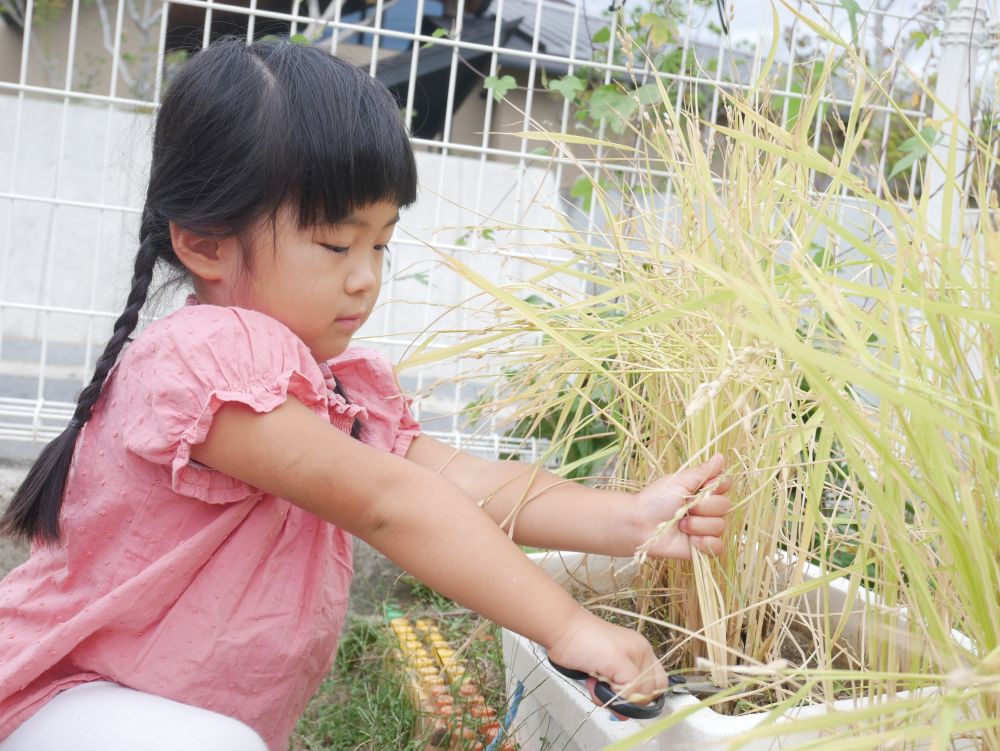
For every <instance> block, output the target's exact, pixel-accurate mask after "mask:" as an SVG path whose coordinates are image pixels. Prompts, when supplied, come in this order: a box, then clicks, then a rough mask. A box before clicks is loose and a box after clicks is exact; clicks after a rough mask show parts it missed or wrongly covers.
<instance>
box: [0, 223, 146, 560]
mask: <svg viewBox="0 0 1000 751" xmlns="http://www.w3.org/2000/svg"><path fill="white" fill-rule="evenodd" d="M143 224H146V222H145V220H144V221H143ZM142 235H143V239H142V243H141V245H140V247H139V252H138V253H136V256H135V267H134V271H133V275H132V290H131V291H130V292H129V296H128V300H127V302H126V303H125V310H124V311H123V312H122V314H121V315H120V316H118V320H117V321H115V328H114V333H113V334H112V335H111V339H110V340H109V341H108V343H107V346H105V348H104V352H103V354H102V355H101V357H100V359H99V360H98V361H97V366H96V367H95V368H94V376H93V378H91V379H90V383H89V384H88V385H87V386H86V387H85V388H84V389H83V390H82V391H80V394H79V396H77V399H76V410H75V411H74V412H73V418H72V419H71V420H70V421H69V424H68V425H67V426H66V429H65V430H64V431H63V432H62V433H60V434H59V435H58V436H57V437H56V438H54V439H53V440H52V441H51V442H50V443H49V444H48V445H47V446H46V447H45V448H44V449H43V450H42V453H41V454H40V455H39V457H38V459H37V460H36V461H35V463H34V464H33V465H32V467H31V469H30V470H29V471H28V475H27V477H25V479H24V482H23V483H21V486H20V487H19V488H18V489H17V492H16V493H14V497H13V498H12V499H11V502H10V505H9V506H8V507H7V510H6V511H5V512H4V514H3V517H0V533H3V534H5V535H9V536H11V537H16V538H19V539H22V540H25V541H32V540H36V539H37V540H40V541H44V542H58V540H59V511H60V509H61V508H62V501H63V493H64V490H65V488H66V478H67V477H68V475H69V468H70V465H71V463H72V461H73V450H74V448H75V447H76V438H77V436H78V435H80V431H81V430H82V429H83V426H84V425H85V424H86V422H87V420H89V419H90V415H91V412H92V411H93V409H94V404H95V403H96V402H97V398H98V397H99V396H100V395H101V389H102V388H103V386H104V381H105V379H106V378H107V376H108V372H109V371H110V370H111V367H112V366H113V365H114V364H115V362H116V361H117V360H118V355H119V354H120V353H121V351H122V347H124V345H125V342H127V341H128V338H129V336H131V334H132V332H133V331H134V330H135V327H136V324H137V323H138V322H139V311H140V310H142V306H143V305H144V304H145V302H146V296H147V294H148V292H149V285H150V283H151V282H152V280H153V268H154V267H155V266H156V258H157V250H156V246H155V244H154V236H153V233H152V232H149V231H144V232H143V233H142Z"/></svg>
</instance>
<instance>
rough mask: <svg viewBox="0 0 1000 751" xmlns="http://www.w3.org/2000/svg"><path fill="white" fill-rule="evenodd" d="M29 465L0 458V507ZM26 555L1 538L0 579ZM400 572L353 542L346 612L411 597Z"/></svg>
mask: <svg viewBox="0 0 1000 751" xmlns="http://www.w3.org/2000/svg"><path fill="white" fill-rule="evenodd" d="M27 471H28V465H27V464H26V463H25V462H22V461H16V460H10V459H6V460H5V459H0V508H6V507H7V503H8V502H9V501H10V498H11V497H12V496H13V494H14V491H15V490H16V489H17V487H18V485H20V484H21V481H22V480H23V479H24V476H25V474H26V473H27ZM27 557H28V548H27V546H26V545H22V544H20V543H16V542H14V541H12V540H9V539H7V538H2V537H0V578H2V577H4V576H6V575H7V573H8V572H9V571H10V570H11V569H13V568H14V567H16V566H18V565H20V564H21V563H22V562H23V561H24V560H25V559H26V558H27ZM402 574H403V572H402V571H401V570H400V569H399V568H398V567H397V566H395V565H394V564H393V563H392V562H390V561H389V560H388V559H386V558H385V556H383V555H382V554H381V553H379V552H378V551H377V550H375V549H374V548H372V547H370V546H369V545H366V544H365V543H363V542H361V541H360V540H355V541H354V580H353V582H352V585H351V600H350V605H349V611H350V612H351V613H353V614H356V615H378V614H380V613H381V610H382V604H383V603H384V602H385V601H386V600H387V599H390V600H392V601H395V602H399V603H401V604H402V603H405V602H407V601H409V600H410V599H411V595H410V590H409V587H408V586H406V584H405V583H401V582H400V581H399V578H400V576H402Z"/></svg>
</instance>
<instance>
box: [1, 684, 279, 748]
mask: <svg viewBox="0 0 1000 751" xmlns="http://www.w3.org/2000/svg"><path fill="white" fill-rule="evenodd" d="M0 751H267V746H266V745H265V743H264V741H262V740H261V738H260V736H259V735H257V733H255V732H254V731H253V730H252V729H251V728H250V727H248V726H247V725H244V724H243V723H242V722H240V721H239V720H234V719H233V718H232V717H227V716H225V715H221V714H217V713H216V712H210V711H208V710H207V709H200V708H198V707H192V706H189V705H187V704H181V703H180V702H176V701H171V700H170V699H164V698H163V697H161V696H154V695H152V694H144V693H142V692H140V691H133V690H132V689H129V688H123V687H121V686H118V685H116V684H114V683H107V682H104V681H97V682H94V683H84V684H83V685H80V686H74V687H73V688H70V689H67V690H66V691H63V692H61V693H59V694H56V696H55V697H53V698H52V699H51V700H49V702H48V703H47V704H45V706H44V707H42V708H41V709H40V710H38V712H36V713H35V714H34V715H32V716H31V717H30V718H29V719H28V720H27V721H26V722H24V723H23V724H22V725H21V726H20V727H19V728H18V729H17V730H15V731H14V732H13V733H11V734H10V735H9V736H7V738H6V739H5V740H2V741H0Z"/></svg>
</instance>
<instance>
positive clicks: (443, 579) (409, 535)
mask: <svg viewBox="0 0 1000 751" xmlns="http://www.w3.org/2000/svg"><path fill="white" fill-rule="evenodd" d="M191 456H192V458H193V459H195V460H196V461H198V462H200V463H202V464H204V465H206V466H208V467H212V468H213V469H216V470H218V471H220V472H223V473H225V474H227V475H230V476H232V477H235V478H237V479H239V480H242V481H244V482H246V483H249V484H250V485H252V486H254V487H257V488H260V489H261V490H264V491H266V492H268V493H272V494H274V495H277V496H279V497H281V498H285V499H287V500H288V501H289V502H291V503H294V504H296V505H298V506H300V507H302V508H303V509H305V510H307V511H309V512H311V513H314V514H316V515H317V516H320V517H322V518H324V519H327V520H328V521H330V522H332V523H334V524H336V525H337V526H339V527H342V528H343V529H345V530H347V531H348V532H350V533H352V534H354V535H356V536H358V537H360V538H361V539H363V540H365V541H366V542H368V543H369V544H371V545H373V546H374V547H376V548H378V549H379V550H381V551H382V552H383V553H385V554H386V556H388V557H389V558H390V559H392V560H393V561H395V562H396V563H397V564H398V565H399V566H401V567H402V568H404V569H405V570H407V571H409V572H410V573H411V574H413V575H414V576H416V577H417V578H419V579H421V580H423V581H424V582H426V583H427V584H428V585H430V586H431V587H433V588H434V589H436V590H438V591H440V592H441V593H442V594H444V595H445V596H447V597H450V598H452V599H454V600H456V601H458V602H460V603H462V604H463V605H466V606H467V607H469V608H472V609H473V610H476V611H478V612H479V613H482V614H483V615H485V616H486V617H487V618H489V619H491V620H493V621H495V622H496V623H499V624H501V625H503V626H505V627H507V628H510V629H512V630H514V631H516V632H518V633H520V634H523V635H524V636H527V637H528V638H530V639H532V640H533V641H536V642H538V643H539V644H541V645H543V646H544V647H545V648H546V649H547V650H548V652H549V654H550V655H551V656H552V658H553V659H554V660H556V661H557V662H560V663H562V664H564V665H566V666H569V667H573V668H577V669H579V670H583V671H585V672H587V673H590V674H591V675H595V676H597V677H600V678H603V679H605V680H608V681H609V682H610V683H611V684H612V685H613V686H615V687H616V689H619V690H621V691H622V692H623V694H624V695H626V696H628V695H630V694H639V695H641V696H644V697H646V698H647V699H648V698H649V697H650V696H651V695H652V694H654V693H657V692H661V691H663V690H664V689H665V688H666V675H665V673H664V672H663V669H662V667H661V666H660V664H659V662H658V661H657V660H656V658H655V657H654V655H653V652H652V649H651V648H650V646H649V644H648V643H647V642H646V641H645V639H643V638H642V637H641V636H639V635H638V634H637V633H635V632H634V631H629V630H627V629H623V628H619V627H617V626H612V625H611V624H608V623H606V622H605V621H603V620H601V619H600V618H597V617H596V616H593V615H591V614H590V613H588V612H587V611H585V610H584V609H583V608H581V607H580V606H579V605H578V604H577V603H576V602H575V601H574V600H573V599H572V598H571V597H570V596H569V595H568V594H567V593H566V592H565V591H564V590H563V589H562V588H561V587H560V586H558V585H557V584H556V583H555V582H553V581H552V580H551V579H550V578H549V577H548V576H546V575H545V573H544V572H542V571H541V570H540V569H539V568H538V567H536V566H535V565H534V564H533V563H531V561H529V560H528V559H527V557H526V556H524V555H523V554H522V553H521V551H520V550H519V549H518V548H517V546H516V545H515V544H514V543H513V542H511V541H510V540H509V539H508V538H507V537H506V535H504V534H503V533H502V532H500V530H499V529H498V528H497V526H496V524H495V523H494V522H493V521H492V520H491V519H490V518H489V517H488V516H487V515H486V514H485V513H484V512H483V511H482V510H481V509H479V508H477V506H476V505H475V504H474V503H471V502H470V500H469V498H468V496H466V495H465V494H464V493H463V492H462V491H461V490H460V489H459V488H458V486H457V485H455V484H454V483H453V482H451V481H450V480H448V479H446V478H443V477H441V476H439V475H437V474H436V473H434V472H431V471H429V470H427V469H425V468H423V467H421V466H419V465H417V464H416V463H414V462H411V461H407V460H405V459H403V458H400V457H397V456H395V455H393V454H390V453H387V452H384V451H379V450H377V449H374V448H371V447H370V446H367V445H365V444H363V443H361V442H360V441H356V440H354V439H353V438H350V437H349V436H347V435H345V434H344V433H342V432H340V431H339V430H336V429H335V428H333V427H331V426H330V424H329V423H328V422H326V421H325V420H324V419H323V418H322V417H320V416H318V415H316V414H314V413H313V412H312V411H311V410H310V409H308V408H307V407H305V406H304V405H302V404H301V403H300V402H298V401H296V400H295V399H289V400H288V401H286V402H285V403H284V404H282V405H281V406H280V407H278V408H276V409H275V410H273V411H272V412H269V413H266V414H257V413H255V412H254V411H253V410H251V409H250V408H248V407H245V406H243V405H241V404H238V403H228V404H225V405H224V406H222V407H221V408H220V409H219V411H218V412H217V413H216V415H215V417H214V420H213V423H212V427H211V429H210V430H209V434H208V437H207V438H206V440H205V441H204V442H203V443H201V444H198V445H196V446H193V447H192V451H191ZM636 699H637V700H641V699H640V698H639V697H636Z"/></svg>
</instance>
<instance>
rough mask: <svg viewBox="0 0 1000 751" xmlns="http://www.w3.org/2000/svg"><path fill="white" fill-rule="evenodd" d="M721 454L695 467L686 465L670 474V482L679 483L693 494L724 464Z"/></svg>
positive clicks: (717, 472)
mask: <svg viewBox="0 0 1000 751" xmlns="http://www.w3.org/2000/svg"><path fill="white" fill-rule="evenodd" d="M723 462H724V460H723V458H722V454H716V455H715V456H713V457H712V458H711V459H709V460H708V461H707V462H705V463H704V464H700V465H698V466H697V467H688V468H687V469H683V470H681V471H680V472H677V473H676V474H674V475H671V477H670V482H671V484H674V485H680V486H681V487H682V488H684V489H685V490H686V491H687V492H688V493H689V494H691V495H694V493H696V492H697V491H698V489H699V488H701V487H702V486H703V485H704V484H705V483H706V482H709V481H710V480H713V479H715V477H716V475H718V474H719V473H720V472H721V471H722V468H723V466H724V464H723Z"/></svg>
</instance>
